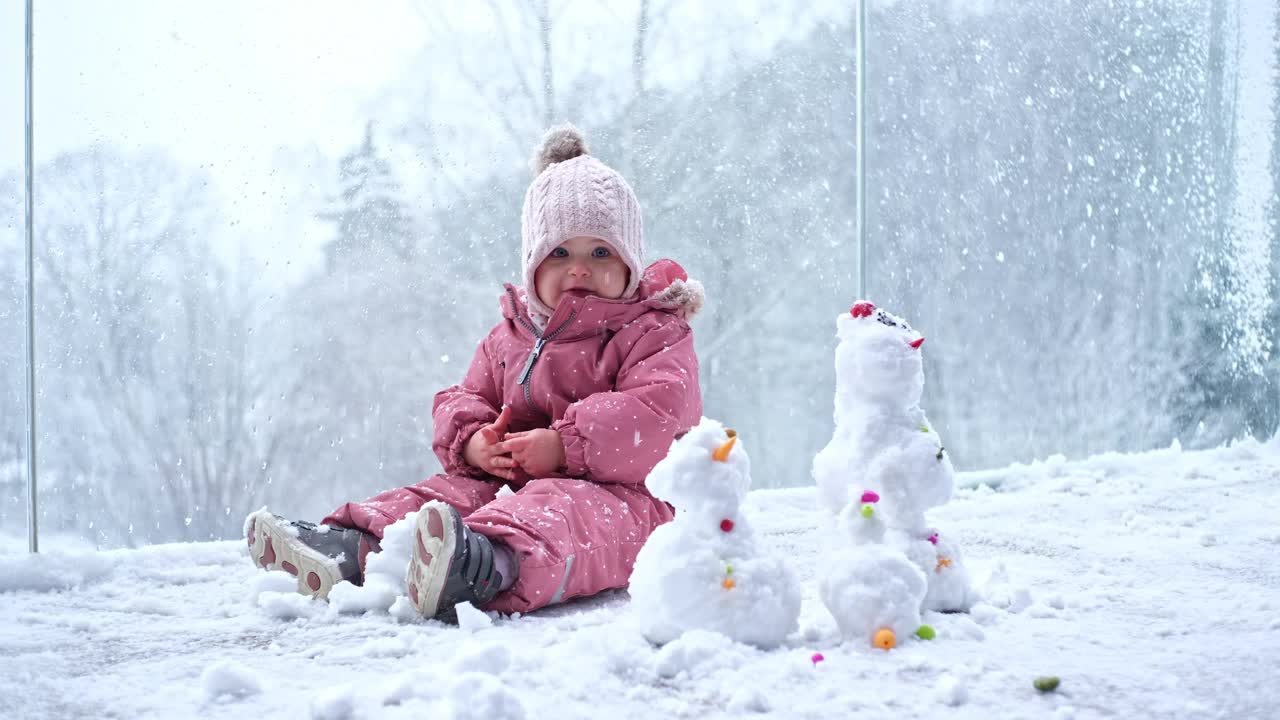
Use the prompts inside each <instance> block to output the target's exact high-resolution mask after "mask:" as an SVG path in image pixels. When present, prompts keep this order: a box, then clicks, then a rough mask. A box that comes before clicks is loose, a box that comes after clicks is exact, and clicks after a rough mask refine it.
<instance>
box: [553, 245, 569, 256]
mask: <svg viewBox="0 0 1280 720" xmlns="http://www.w3.org/2000/svg"><path fill="white" fill-rule="evenodd" d="M551 257H558V258H562V257H569V251H568V250H565V249H564V248H559V247H558V248H556V249H555V250H552V251H551Z"/></svg>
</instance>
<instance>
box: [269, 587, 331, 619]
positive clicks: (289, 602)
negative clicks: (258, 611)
mask: <svg viewBox="0 0 1280 720" xmlns="http://www.w3.org/2000/svg"><path fill="white" fill-rule="evenodd" d="M258 607H260V608H262V610H263V611H264V612H265V613H266V614H267V615H270V616H271V617H273V618H276V619H278V620H296V619H298V618H310V617H315V616H316V615H319V614H321V613H323V612H324V611H325V609H326V608H327V607H328V606H327V605H326V604H325V603H324V602H323V601H320V600H316V599H315V598H312V597H308V596H306V595H299V594H298V593H297V592H296V591H291V592H263V593H260V594H259V595H258Z"/></svg>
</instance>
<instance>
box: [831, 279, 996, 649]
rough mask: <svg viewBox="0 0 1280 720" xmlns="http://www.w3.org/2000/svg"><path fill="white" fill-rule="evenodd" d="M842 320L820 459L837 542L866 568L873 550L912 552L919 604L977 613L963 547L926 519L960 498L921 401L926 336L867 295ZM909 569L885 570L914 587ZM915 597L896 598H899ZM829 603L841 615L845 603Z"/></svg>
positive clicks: (853, 577)
mask: <svg viewBox="0 0 1280 720" xmlns="http://www.w3.org/2000/svg"><path fill="white" fill-rule="evenodd" d="M836 328H837V336H838V339H839V344H838V345H837V346H836V395H835V426H836V427H835V432H834V434H833V435H832V438H831V441H830V442H829V443H827V445H826V447H825V448H823V449H822V451H821V452H819V453H818V455H817V456H816V457H815V458H814V461H813V475H814V479H815V480H816V482H817V485H818V496H819V500H820V503H821V505H822V506H823V508H824V509H825V510H826V512H827V514H828V517H829V518H830V520H831V521H832V522H831V527H832V529H834V530H835V534H834V538H835V540H834V541H835V542H837V543H842V544H843V545H844V546H845V547H846V548H847V549H848V554H849V557H850V558H858V559H857V560H854V559H850V562H851V563H855V564H858V565H859V566H865V565H866V564H867V563H868V562H871V561H870V560H868V559H867V557H870V556H874V557H875V558H876V560H875V561H874V564H876V565H886V564H888V565H892V564H893V563H892V562H890V560H887V559H884V558H885V557H887V556H891V555H895V554H896V556H897V557H905V558H907V559H909V560H910V562H911V564H912V565H914V566H915V567H916V568H917V569H918V571H919V572H920V574H921V575H923V578H924V581H925V587H924V592H923V596H922V598H921V601H920V608H919V609H921V610H939V611H967V610H968V609H969V608H970V607H971V606H972V605H973V602H974V600H975V596H974V591H973V588H972V584H971V582H970V580H969V576H968V573H967V572H966V570H965V567H964V563H963V559H962V558H961V555H960V548H959V546H958V545H957V544H956V542H955V540H954V539H953V538H951V537H950V536H948V535H946V534H944V533H941V532H939V531H938V530H937V529H936V528H933V527H930V526H929V524H928V521H927V519H926V517H925V512H926V511H927V510H928V509H929V508H933V507H937V506H939V505H943V504H945V503H946V502H947V501H948V500H950V499H951V493H952V490H953V488H954V476H955V471H954V469H953V468H952V465H951V460H950V458H949V457H948V456H947V452H946V449H945V448H944V447H943V444H942V439H941V438H940V437H939V435H938V433H937V432H936V431H935V430H934V428H933V426H932V425H931V424H930V423H929V419H928V418H927V417H926V416H925V413H924V411H923V410H922V409H921V408H920V399H921V395H922V394H923V392H924V362H923V360H922V357H921V352H922V351H921V347H922V345H923V344H924V338H923V337H921V336H920V334H919V333H917V332H916V331H915V330H913V329H912V328H911V326H910V325H909V324H908V323H907V322H906V321H905V320H903V319H902V318H900V317H897V316H895V315H892V314H890V313H888V312H886V311H884V310H883V309H880V308H877V307H876V306H875V305H873V304H871V303H870V302H865V301H864V302H858V303H855V304H854V306H853V307H852V308H851V309H850V311H849V312H848V313H845V314H842V315H840V317H839V318H838V319H837V321H836ZM870 546H877V547H876V549H875V550H874V551H873V550H869V549H868V548H869V547H870ZM863 556H866V557H863ZM845 574H846V575H848V577H847V578H844V579H845V580H847V581H848V582H850V583H856V582H862V581H865V582H871V583H874V582H875V581H876V580H875V578H876V574H875V572H873V571H867V572H863V573H854V572H849V573H845ZM839 575H840V573H832V574H831V575H830V576H829V578H828V579H827V580H826V581H825V585H831V586H832V587H830V588H826V589H825V590H824V592H823V593H822V594H823V599H824V601H828V597H836V596H838V595H840V593H839V592H837V590H840V588H838V587H835V586H838V585H839V584H840V580H841V578H840V577H838V576H839ZM909 575H910V573H907V572H905V571H895V572H894V573H890V574H888V575H884V577H886V578H887V577H893V578H896V579H895V580H893V581H892V582H893V583H896V584H905V585H907V586H911V587H914V582H912V581H911V580H909V579H907V578H908V576H909ZM859 578H862V580H859ZM844 591H845V593H846V594H847V593H848V592H851V590H850V589H848V588H845V589H844ZM908 595H909V594H902V593H900V594H899V596H895V597H896V598H897V599H896V600H895V603H901V602H902V599H901V598H902V597H906V596H908ZM827 604H828V608H829V609H831V610H832V613H833V614H835V615H837V621H839V620H840V617H839V614H838V612H837V609H835V608H831V605H832V603H831V602H830V601H828V602H827ZM911 621H913V619H912V618H910V617H908V618H904V619H902V620H901V621H900V622H899V623H898V625H899V626H906V625H909V624H910V622H911ZM843 627H844V626H843V625H842V628H843Z"/></svg>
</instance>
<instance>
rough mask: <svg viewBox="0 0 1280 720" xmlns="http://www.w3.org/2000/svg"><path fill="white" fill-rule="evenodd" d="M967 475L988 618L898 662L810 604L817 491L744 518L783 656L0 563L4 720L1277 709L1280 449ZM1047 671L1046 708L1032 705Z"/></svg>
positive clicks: (577, 611)
mask: <svg viewBox="0 0 1280 720" xmlns="http://www.w3.org/2000/svg"><path fill="white" fill-rule="evenodd" d="M960 482H961V483H962V484H968V485H975V484H977V483H979V482H982V483H985V486H978V487H976V488H973V487H969V488H966V489H962V490H960V491H958V493H957V497H956V498H955V499H954V500H953V501H952V502H951V503H950V504H949V505H947V506H946V507H944V508H941V509H939V510H935V511H934V512H933V513H932V514H931V515H932V518H933V520H934V522H935V524H937V525H938V526H939V527H941V528H944V529H945V530H950V531H951V532H952V533H956V534H958V535H959V536H960V537H961V538H962V539H963V541H964V550H965V553H966V560H967V561H968V562H969V563H970V566H971V569H972V570H973V571H974V573H975V575H976V577H977V578H978V581H979V583H980V584H981V588H982V591H983V593H984V595H985V598H986V601H985V602H983V603H981V604H979V605H978V606H977V607H975V608H974V610H973V612H972V613H971V614H970V615H928V616H926V622H929V623H931V624H932V625H933V626H935V627H936V628H937V631H938V636H937V638H936V639H935V640H933V641H923V640H915V639H914V638H913V639H912V641H911V642H906V643H904V644H902V645H900V646H899V647H898V648H897V649H895V650H892V651H889V652H884V651H880V650H873V649H871V648H869V647H867V646H865V645H863V644H861V643H846V644H841V643H840V641H839V635H838V633H837V632H836V627H835V623H834V621H833V620H832V618H831V617H830V615H828V614H827V612H826V610H825V609H824V608H823V606H822V604H821V603H820V602H819V601H818V599H817V596H816V586H817V578H818V576H819V574H820V572H821V568H822V563H823V554H822V552H821V551H820V550H819V548H817V547H816V531H815V528H814V524H815V518H816V513H815V512H814V506H815V503H816V499H815V497H814V493H813V490H812V489H811V488H806V489H799V490H782V491H779V490H774V491H758V492H754V493H752V494H751V496H750V498H749V501H748V512H749V514H750V516H751V519H752V522H753V524H754V526H755V528H756V530H757V532H759V533H761V534H763V536H764V538H765V539H766V540H767V541H769V542H772V543H773V544H774V546H775V548H776V549H777V550H779V551H780V552H783V553H785V554H788V555H789V556H790V557H791V558H792V559H793V561H794V563H795V566H796V569H797V570H798V572H799V574H800V577H801V578H802V580H803V582H804V585H805V592H804V611H803V614H802V617H801V623H800V626H801V630H800V632H799V633H798V634H796V635H794V636H792V637H791V638H790V639H789V640H788V642H787V643H786V644H785V645H784V646H783V647H782V648H781V649H779V650H776V651H773V652H761V651H759V650H755V649H752V648H749V647H746V646H742V645H735V644H732V643H730V642H728V641H726V640H723V639H721V638H718V636H713V635H703V634H695V635H691V636H685V637H684V638H683V639H681V640H677V641H675V642H673V643H671V644H669V645H667V646H666V647H663V648H656V647H652V646H650V645H649V644H648V643H647V642H645V641H644V640H643V639H642V638H641V636H640V634H639V632H638V631H637V629H636V627H635V623H634V622H633V618H632V617H631V616H630V611H629V608H628V604H627V597H626V595H625V593H621V592H619V593H613V594H609V595H607V596H605V597H601V598H596V599H593V600H591V601H588V602H579V603H573V604H570V605H567V606H562V607H559V608H555V609H553V610H548V611H543V612H540V613H537V614H535V615H531V616H529V617H524V618H517V619H510V618H501V619H497V620H495V621H492V622H490V621H489V619H487V618H484V617H479V618H477V617H474V616H472V617H469V618H466V616H464V618H466V619H467V622H464V627H463V628H456V627H447V626H444V625H442V624H439V623H437V622H415V621H412V620H409V621H405V620H403V619H401V618H400V617H399V616H397V615H396V614H389V613H387V612H382V611H374V612H369V613H366V614H341V613H338V612H337V611H336V609H335V608H333V607H331V606H328V605H326V604H324V603H319V602H313V601H308V600H303V599H302V598H300V597H299V596H293V595H289V594H286V593H279V592H275V591H278V590H281V589H283V588H284V586H287V585H289V584H290V582H291V579H290V582H285V583H283V585H282V584H281V582H280V581H281V580H282V579H284V576H280V577H277V576H276V574H267V573H261V572H259V571H257V570H256V569H254V567H253V566H252V565H251V564H250V562H249V560H248V558H247V555H246V553H245V549H244V548H243V547H242V546H241V544H240V543H238V542H220V543H202V544H181V545H162V546H153V547H148V548H145V549H142V550H134V551H114V552H100V553H91V554H85V555H66V554H52V553H51V554H47V555H40V556H37V557H28V556H25V555H7V556H0V714H3V715H4V716H5V717H24V718H45V717H128V718H133V717H161V718H185V717H202V718H240V717H245V716H247V714H248V713H254V715H253V716H260V717H282V718H284V717H290V718H292V717H315V718H343V717H352V718H374V717H378V718H381V717H388V718H395V717H404V718H409V717H415V718H417V717H434V718H486V720H496V719H499V718H520V717H527V718H537V717H552V716H554V717H558V718H587V717H590V718H602V717H607V718H612V717H619V718H633V717H662V718H666V717H677V718H679V717H698V718H701V717H708V716H710V717H717V716H724V717H739V716H751V715H753V714H758V715H772V716H776V717H813V718H818V717H821V718H832V717H849V716H852V714H853V713H859V715H858V716H859V717H870V718H877V717H885V718H936V717H956V718H983V719H986V718H1022V717H1025V718H1044V717H1057V718H1069V717H1074V718H1093V717H1117V718H1126V719H1129V718H1146V717H1151V718H1232V719H1233V720H1234V719H1237V718H1274V717H1277V716H1280V709H1278V708H1280V684H1277V683H1276V681H1275V673H1276V668H1277V667H1280V440H1272V441H1270V442H1268V443H1257V442H1253V441H1246V442H1242V443H1237V444H1236V445H1234V446H1233V447H1230V448H1223V449H1218V450H1212V451H1205V452H1182V451H1180V450H1178V449H1176V448H1173V449H1169V450H1162V451H1157V452H1150V453H1143V454H1132V455H1123V454H1108V455H1102V456H1098V457H1094V458H1091V459H1088V460H1084V461H1080V462H1065V461H1061V460H1060V459H1055V460H1050V461H1046V462H1041V463H1036V464H1033V465H1030V466H1014V467H1011V468H1008V469H1005V470H1000V471H991V472H984V473H980V474H969V475H961V477H960ZM992 487H995V488H997V489H995V490H992ZM819 652H820V653H821V654H822V655H823V657H824V658H825V659H824V660H822V661H821V662H817V663H815V662H813V659H812V658H813V657H814V654H815V653H819ZM1043 675H1055V676H1058V677H1059V678H1061V685H1060V686H1059V688H1058V690H1057V691H1056V692H1052V693H1043V694H1042V693H1040V692H1038V691H1037V690H1036V689H1034V688H1033V687H1032V682H1033V680H1034V679H1035V678H1036V677H1038V676H1043Z"/></svg>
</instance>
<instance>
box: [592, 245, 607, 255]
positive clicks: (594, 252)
mask: <svg viewBox="0 0 1280 720" xmlns="http://www.w3.org/2000/svg"><path fill="white" fill-rule="evenodd" d="M609 255H610V252H609V248H602V247H598V248H595V249H593V250H592V251H591V257H598V258H605V257H609Z"/></svg>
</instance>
